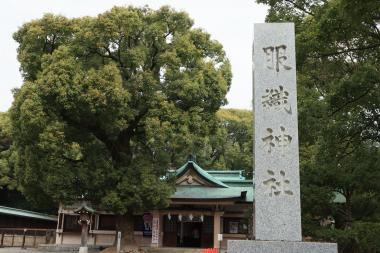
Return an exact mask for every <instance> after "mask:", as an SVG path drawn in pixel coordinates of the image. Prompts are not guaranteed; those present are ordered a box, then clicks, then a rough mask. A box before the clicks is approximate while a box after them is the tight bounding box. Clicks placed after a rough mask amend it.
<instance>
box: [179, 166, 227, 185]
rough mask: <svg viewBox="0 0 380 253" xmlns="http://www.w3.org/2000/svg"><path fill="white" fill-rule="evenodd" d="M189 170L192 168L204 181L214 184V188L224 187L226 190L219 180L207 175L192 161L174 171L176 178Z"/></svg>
mask: <svg viewBox="0 0 380 253" xmlns="http://www.w3.org/2000/svg"><path fill="white" fill-rule="evenodd" d="M190 168H194V170H195V172H196V173H198V175H199V176H201V177H202V178H204V179H205V180H206V181H208V182H210V183H212V184H214V185H215V186H219V187H226V188H227V187H228V185H226V184H225V183H223V182H222V181H220V180H219V179H217V178H215V177H213V176H212V175H210V174H209V173H207V171H205V170H204V169H202V168H201V167H199V166H198V164H196V163H195V162H193V161H188V162H187V163H185V164H184V165H183V166H182V167H181V168H179V169H178V170H177V171H176V177H180V176H182V175H183V174H184V173H185V172H186V171H187V170H189V169H190Z"/></svg>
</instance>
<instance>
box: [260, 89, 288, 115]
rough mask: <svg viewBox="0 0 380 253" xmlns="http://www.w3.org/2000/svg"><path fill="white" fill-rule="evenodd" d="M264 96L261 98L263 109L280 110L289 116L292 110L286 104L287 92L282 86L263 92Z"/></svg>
mask: <svg viewBox="0 0 380 253" xmlns="http://www.w3.org/2000/svg"><path fill="white" fill-rule="evenodd" d="M265 92H266V94H265V95H264V96H262V97H261V103H262V105H263V107H264V108H265V109H268V110H270V109H273V110H276V111H278V110H281V109H284V110H285V111H286V112H287V113H289V114H291V113H292V109H291V106H290V104H289V102H288V97H289V92H287V91H286V90H285V89H284V87H283V86H281V85H280V86H279V89H276V88H271V89H266V90H265Z"/></svg>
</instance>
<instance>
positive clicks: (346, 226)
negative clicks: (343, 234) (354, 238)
mask: <svg viewBox="0 0 380 253" xmlns="http://www.w3.org/2000/svg"><path fill="white" fill-rule="evenodd" d="M345 195H346V196H345V197H346V204H345V210H344V212H345V214H346V221H345V224H344V229H351V228H352V203H351V198H352V193H351V192H347V193H346V194H345Z"/></svg>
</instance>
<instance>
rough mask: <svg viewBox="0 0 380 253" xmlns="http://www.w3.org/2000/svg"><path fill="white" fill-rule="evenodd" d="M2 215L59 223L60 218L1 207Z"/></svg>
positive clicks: (0, 212)
mask: <svg viewBox="0 0 380 253" xmlns="http://www.w3.org/2000/svg"><path fill="white" fill-rule="evenodd" d="M0 214H5V215H12V216H20V217H26V218H33V219H38V220H48V221H57V220H58V217H57V216H54V215H48V214H43V213H37V212H32V211H28V210H22V209H16V208H12V207H7V206H0Z"/></svg>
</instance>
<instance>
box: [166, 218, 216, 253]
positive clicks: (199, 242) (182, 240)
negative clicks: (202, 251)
mask: <svg viewBox="0 0 380 253" xmlns="http://www.w3.org/2000/svg"><path fill="white" fill-rule="evenodd" d="M191 218H192V219H189V217H185V216H184V217H182V216H181V215H173V216H171V217H170V219H169V218H168V216H167V215H165V216H164V237H163V246H164V247H185V248H210V247H213V238H214V237H213V217H212V216H204V217H202V219H201V218H200V217H191Z"/></svg>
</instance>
